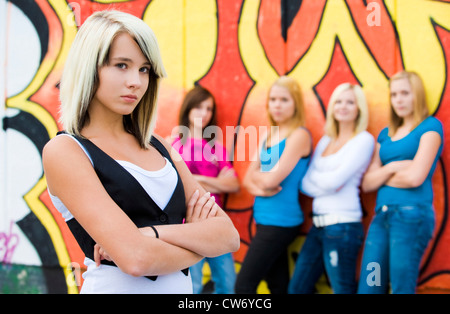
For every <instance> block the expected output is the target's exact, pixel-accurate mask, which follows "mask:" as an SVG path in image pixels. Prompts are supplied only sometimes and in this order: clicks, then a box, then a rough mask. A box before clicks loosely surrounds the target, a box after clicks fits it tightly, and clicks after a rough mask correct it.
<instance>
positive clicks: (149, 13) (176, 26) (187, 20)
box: [143, 0, 217, 89]
mask: <svg viewBox="0 0 450 314" xmlns="http://www.w3.org/2000/svg"><path fill="white" fill-rule="evenodd" d="M167 4H168V3H167V0H153V1H152V2H151V3H150V5H149V7H148V8H147V10H146V12H145V14H144V16H143V20H144V21H145V22H146V23H147V24H148V25H149V26H150V27H151V28H152V30H153V31H154V32H155V34H156V37H157V38H158V44H159V46H160V49H161V54H162V58H163V62H164V66H165V67H166V71H167V74H168V77H167V79H166V80H164V82H163V84H167V85H169V86H171V87H175V88H182V89H188V88H190V87H192V86H193V84H194V83H195V82H196V81H197V80H199V79H200V78H201V77H202V76H203V75H204V74H205V73H207V72H208V69H209V68H210V67H211V65H212V64H213V61H214V56H215V52H216V44H217V7H216V3H215V1H210V0H196V1H187V0H172V1H171V2H170V5H167Z"/></svg>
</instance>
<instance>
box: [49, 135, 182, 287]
mask: <svg viewBox="0 0 450 314" xmlns="http://www.w3.org/2000/svg"><path fill="white" fill-rule="evenodd" d="M59 133H61V132H59ZM59 133H58V134H59ZM75 138H76V139H77V140H78V141H79V142H80V143H81V144H82V145H83V147H84V148H85V149H86V150H87V151H88V152H89V155H90V157H91V159H92V162H93V164H94V165H93V166H94V169H95V172H96V173H97V175H98V177H99V179H100V181H101V182H102V184H103V186H104V187H105V189H106V191H107V192H108V194H109V196H110V197H111V198H112V199H113V200H114V202H116V204H117V205H118V206H119V207H120V208H121V209H122V210H123V211H124V212H125V213H126V214H127V215H128V217H130V219H131V220H132V221H133V222H134V223H135V224H136V226H137V227H138V228H141V227H146V226H150V225H162V224H181V223H183V220H184V219H185V217H186V199H185V195H184V187H183V183H182V181H181V178H180V176H179V174H178V172H177V177H178V180H177V186H176V188H175V190H174V192H173V194H172V197H171V199H170V200H169V203H168V204H167V206H166V207H165V208H164V210H162V209H161V208H159V206H158V205H157V204H156V203H155V202H154V201H153V199H152V198H151V197H150V196H149V195H148V194H147V192H146V191H145V190H144V188H143V187H142V186H141V185H140V184H139V182H138V181H137V180H136V179H135V178H134V177H133V176H132V175H131V174H130V173H129V172H128V171H127V170H126V169H125V168H123V167H122V166H121V165H120V164H119V163H117V162H116V161H115V160H114V159H112V158H111V157H110V156H109V155H107V154H106V153H105V152H104V151H102V150H101V149H100V148H99V147H97V146H96V145H95V144H94V143H92V142H91V141H90V140H88V139H85V138H82V137H78V136H76V137H75ZM150 144H151V145H152V146H153V147H154V148H156V149H157V150H158V151H159V153H160V154H161V155H162V156H164V157H166V158H167V159H168V160H169V161H170V162H171V163H172V165H173V167H174V168H175V171H176V167H175V165H174V163H173V161H172V159H171V158H170V154H169V152H168V151H167V149H166V148H165V147H164V145H163V144H162V143H161V142H160V141H158V140H157V139H156V138H155V137H152V139H151V141H150ZM67 225H68V226H69V229H70V231H71V232H72V234H73V235H74V237H75V239H76V240H77V242H78V244H79V246H80V248H81V250H82V251H83V253H84V254H85V255H86V257H89V258H90V259H92V260H93V259H94V245H95V241H94V240H93V239H92V238H91V237H90V236H89V234H88V233H87V232H86V231H85V230H84V229H83V227H81V225H80V224H79V223H78V221H76V220H75V219H74V218H73V219H71V220H69V221H67ZM101 263H102V264H106V265H111V266H116V265H115V264H114V263H113V262H109V261H106V260H102V261H101ZM182 272H183V273H184V274H185V275H186V276H187V275H188V269H184V270H182ZM147 278H149V279H151V280H156V278H157V276H148V277H147Z"/></svg>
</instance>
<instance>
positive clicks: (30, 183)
mask: <svg viewBox="0 0 450 314" xmlns="http://www.w3.org/2000/svg"><path fill="white" fill-rule="evenodd" d="M113 8H114V9H118V10H122V11H125V12H129V13H132V14H134V15H136V16H138V17H141V18H142V19H143V20H144V21H145V22H146V23H147V24H148V25H150V26H151V27H152V29H153V30H154V31H155V33H156V35H157V37H158V40H159V43H160V47H161V50H162V56H163V60H164V63H165V66H166V69H167V72H168V78H167V79H165V80H164V82H163V85H162V90H161V94H160V97H159V109H158V120H157V126H156V132H157V133H159V134H160V135H162V136H168V135H170V133H171V131H172V128H173V127H175V126H176V124H177V118H176V114H174V112H175V111H176V110H178V108H179V107H180V105H181V100H182V98H183V96H184V94H185V92H186V91H187V90H188V89H189V88H191V87H192V86H193V85H194V84H200V85H202V86H204V87H206V88H208V89H210V90H211V91H212V93H213V94H214V96H215V97H216V100H217V103H218V122H219V126H220V127H221V128H222V130H224V132H223V133H224V134H225V135H226V136H224V138H223V141H224V143H225V144H226V146H227V148H228V149H229V151H231V152H234V156H235V157H236V155H237V154H238V153H242V151H238V150H242V148H244V155H245V156H247V157H246V158H235V160H234V166H235V168H236V170H237V173H238V176H239V178H242V177H243V176H244V174H245V171H246V168H247V166H248V164H249V159H250V158H248V156H252V155H253V153H254V150H255V148H254V147H253V146H252V145H249V144H248V142H247V139H248V134H246V132H245V131H246V130H247V129H248V127H250V126H266V125H268V121H267V120H266V116H265V114H264V112H265V97H266V92H267V89H268V87H269V86H270V84H271V82H273V81H274V80H275V79H276V78H277V77H278V76H280V75H285V74H286V75H289V76H292V77H294V78H296V79H297V80H298V81H299V82H300V84H301V85H302V88H303V92H304V97H305V101H306V104H307V116H308V117H307V121H308V125H307V126H308V128H309V129H310V130H311V133H312V136H313V139H314V143H317V141H318V139H319V138H320V137H321V136H322V134H323V133H322V132H323V125H324V113H325V110H326V106H327V102H328V99H329V97H330V95H331V92H332V90H333V89H334V88H335V87H336V86H337V85H338V84H340V83H342V82H352V83H357V84H360V85H361V86H362V87H363V89H364V91H365V93H366V96H367V98H368V101H369V105H370V125H369V131H370V132H371V133H372V134H373V135H374V136H377V134H378V132H379V131H380V130H381V129H382V128H383V127H384V126H385V125H386V124H387V119H388V106H389V104H388V88H387V82H388V78H389V77H390V76H391V75H393V74H394V73H396V72H397V71H399V70H402V69H407V70H414V71H416V72H418V73H419V74H420V75H421V76H422V78H423V79H424V81H425V85H426V89H427V97H428V101H429V109H430V112H431V113H432V114H433V115H434V116H436V117H437V118H439V119H440V120H441V121H442V122H443V124H444V131H445V136H446V142H445V148H444V153H443V155H442V158H441V159H440V162H439V165H438V168H437V170H436V173H435V176H434V199H435V201H434V206H435V210H436V229H435V233H434V238H433V240H432V242H431V243H430V245H429V247H428V249H427V252H426V254H425V256H424V259H423V262H422V266H421V272H420V278H419V286H418V289H419V292H450V251H449V246H450V226H449V211H450V205H449V202H448V201H449V199H448V197H449V195H450V191H449V188H450V187H449V185H448V182H447V180H448V178H449V174H450V173H449V169H450V142H448V141H449V139H450V134H449V131H450V128H449V125H450V124H449V122H450V65H449V60H450V1H449V0H435V1H430V0H384V1H383V0H347V1H344V0H328V1H326V0H304V1H302V0H245V1H244V0H128V1H127V0H116V1H113V0H96V1H95V0H67V1H65V0H0V69H1V75H0V94H2V95H4V97H2V98H1V99H0V115H1V118H2V129H1V131H0V293H11V292H16V293H21V292H30V293H78V291H79V288H80V285H81V284H82V280H81V278H80V276H79V274H80V273H81V272H82V270H83V254H82V253H81V250H80V249H79V248H78V246H77V244H76V242H75V241H74V239H73V237H72V235H71V234H70V232H69V231H68V228H67V227H66V226H65V223H64V221H63V219H62V218H61V216H60V215H59V214H58V213H57V212H56V211H55V209H54V207H53V205H52V204H51V202H50V199H49V196H48V194H47V191H46V180H45V176H44V174H43V169H42V164H41V153H42V148H43V146H44V145H45V143H46V142H47V141H48V140H49V139H50V138H52V137H53V136H55V134H56V132H57V131H58V130H59V129H61V126H60V125H59V123H58V82H59V79H60V76H61V72H62V68H63V66H64V61H65V58H66V56H67V53H68V49H69V47H70V45H71V42H72V41H73V38H74V36H75V34H76V32H77V29H78V26H79V25H81V24H82V23H83V21H84V20H85V19H86V18H87V17H88V16H89V15H90V14H91V13H92V12H94V11H97V10H104V9H113ZM237 126H242V128H241V129H235V131H236V132H230V133H227V132H225V129H226V128H227V127H229V128H231V129H233V128H235V127H237ZM244 155H242V156H244ZM374 200H375V194H374V193H371V194H363V205H364V210H365V218H364V222H365V225H366V226H367V224H368V222H369V220H370V218H371V216H372V213H373V206H374ZM225 201H226V202H225V209H226V210H227V213H228V214H229V215H230V217H231V218H232V219H233V221H234V223H235V225H236V227H237V228H238V230H239V232H240V235H241V248H240V250H239V251H238V252H236V254H234V258H235V261H236V268H237V269H239V264H240V262H242V260H243V258H244V256H245V253H246V251H247V248H248V244H249V243H250V242H251V239H252V235H253V232H254V224H253V220H252V204H253V198H252V197H251V195H250V194H249V193H247V191H246V190H245V189H241V191H240V192H239V193H236V194H230V195H227V197H226V200H225ZM302 203H303V205H304V206H303V208H304V210H305V216H306V221H305V223H304V224H303V225H302V228H301V232H300V234H299V238H298V241H296V242H295V243H294V244H293V245H292V248H291V253H292V254H291V260H292V263H293V261H294V259H295V256H296V253H297V252H298V250H299V249H300V247H301V243H302V238H303V236H304V234H306V232H307V230H308V228H309V226H310V225H311V221H310V217H309V213H310V207H311V206H310V205H311V200H310V199H307V198H306V197H304V196H302ZM72 274H75V275H76V276H75V277H74V276H73V275H72ZM325 286H326V281H325ZM259 291H260V292H266V290H265V288H264V287H263V286H261V287H260V290H259ZM319 291H323V292H326V291H328V290H327V289H326V288H320V289H319Z"/></svg>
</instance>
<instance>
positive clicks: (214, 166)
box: [172, 86, 239, 294]
mask: <svg viewBox="0 0 450 314" xmlns="http://www.w3.org/2000/svg"><path fill="white" fill-rule="evenodd" d="M216 127H217V126H216V103H215V100H214V97H213V95H212V94H211V93H210V92H209V91H208V90H206V89H205V88H203V87H201V86H196V87H194V88H193V89H192V90H190V91H189V92H188V93H187V94H186V96H185V99H184V101H183V104H182V106H181V109H180V115H179V134H178V135H177V136H176V137H175V139H174V141H173V142H172V146H173V147H174V148H175V149H176V150H177V151H178V152H179V153H180V155H181V157H182V158H183V160H184V161H185V162H186V165H187V166H188V168H189V170H190V171H191V172H192V174H193V175H194V177H195V178H196V179H197V181H198V182H199V183H200V184H201V185H202V186H203V187H204V188H205V190H206V191H208V192H210V193H211V195H212V196H214V197H215V199H216V202H217V204H218V205H219V206H221V207H223V202H222V199H221V197H222V195H223V194H224V193H233V192H237V191H238V190H239V181H238V179H237V176H236V173H235V171H234V169H233V165H232V164H231V163H230V161H229V160H228V156H227V151H226V149H225V147H223V145H221V144H220V143H219V142H218V141H215V138H214V136H213V134H215V128H216ZM204 260H205V259H203V260H202V261H200V262H199V263H198V264H196V265H194V266H192V267H191V276H192V281H193V288H194V293H201V291H202V288H203V285H202V277H203V274H202V269H203V263H204ZM207 261H208V264H209V267H210V269H211V275H212V279H213V281H214V284H215V292H216V293H221V294H229V293H234V282H235V279H236V274H235V270H234V261H233V257H232V255H231V253H230V254H225V255H222V256H218V257H214V258H207Z"/></svg>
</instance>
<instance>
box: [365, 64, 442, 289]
mask: <svg viewBox="0 0 450 314" xmlns="http://www.w3.org/2000/svg"><path fill="white" fill-rule="evenodd" d="M389 87H390V99H391V118H390V124H389V127H388V128H385V129H383V130H382V131H381V133H380V135H379V137H378V144H377V147H376V152H375V155H374V157H373V160H372V163H371V165H370V166H369V169H368V171H367V173H366V175H365V176H364V179H363V184H362V188H363V190H364V191H366V192H367V191H375V190H378V194H377V202H376V208H375V216H374V218H373V220H372V222H371V225H370V228H369V231H368V234H367V238H366V242H365V248H364V254H363V260H362V264H361V276H360V281H359V287H358V292H359V293H386V292H388V291H389V282H390V283H391V288H392V293H409V294H410V293H415V290H416V285H417V278H418V274H419V267H420V262H421V259H422V255H423V253H424V251H425V249H426V247H427V245H428V242H429V240H430V239H431V237H432V235H433V230H434V211H433V190H432V184H431V179H432V176H433V173H434V170H435V167H436V163H437V161H438V159H439V157H440V155H441V152H442V147H443V142H444V141H443V130H442V124H441V122H439V120H437V119H436V118H434V117H430V116H429V113H428V107H427V103H426V96H425V89H424V86H423V82H422V80H421V79H420V77H419V76H418V75H417V74H416V73H414V72H406V71H404V72H400V73H398V74H396V75H395V76H394V77H392V78H391V80H390V86H389Z"/></svg>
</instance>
